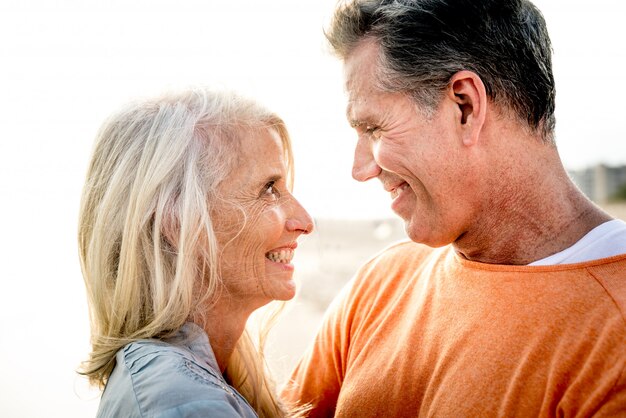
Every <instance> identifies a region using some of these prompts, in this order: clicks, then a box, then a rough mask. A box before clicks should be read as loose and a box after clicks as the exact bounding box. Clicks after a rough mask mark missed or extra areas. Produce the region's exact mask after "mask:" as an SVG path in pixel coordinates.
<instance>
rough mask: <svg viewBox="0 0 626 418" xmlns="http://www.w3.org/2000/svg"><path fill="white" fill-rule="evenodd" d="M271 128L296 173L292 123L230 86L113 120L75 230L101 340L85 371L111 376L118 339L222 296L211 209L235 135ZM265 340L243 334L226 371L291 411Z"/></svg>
mask: <svg viewBox="0 0 626 418" xmlns="http://www.w3.org/2000/svg"><path fill="white" fill-rule="evenodd" d="M268 129H274V130H276V131H277V132H278V133H279V135H280V137H281V138H282V141H283V149H284V152H285V160H286V161H288V169H289V179H292V170H293V168H292V167H293V164H292V152H291V146H290V140H289V137H288V134H287V131H286V128H285V125H284V123H283V121H282V120H281V119H280V118H279V117H277V116H276V115H275V114H273V113H271V112H269V111H267V110H266V109H265V108H263V107H261V106H260V105H258V104H257V103H255V102H253V101H251V100H248V99H245V98H242V97H240V96H237V95H235V94H233V93H227V92H215V91H212V90H209V89H203V88H198V89H192V90H188V91H185V92H182V93H178V94H170V95H165V96H162V97H160V98H157V99H154V100H150V101H143V102H139V103H134V104H132V105H130V106H128V107H126V108H125V109H124V110H122V111H121V112H119V113H117V114H116V115H114V116H113V117H111V118H110V119H108V120H107V121H106V122H105V123H104V125H103V127H102V128H101V130H100V132H99V134H98V136H97V140H96V145H95V149H94V152H93V157H92V160H91V164H90V166H89V169H88V172H87V179H86V182H85V186H84V190H83V196H82V202H81V208H80V217H79V232H78V240H79V250H80V260H81V267H82V272H83V277H84V280H85V285H86V288H87V295H88V300H89V308H90V319H91V344H92V351H91V353H90V357H89V359H88V360H87V361H85V362H84V363H83V365H82V368H81V373H82V374H84V375H86V376H88V377H89V379H90V382H91V383H92V384H98V385H100V387H102V386H103V385H104V384H105V383H106V381H107V379H108V378H109V376H110V374H111V372H112V370H113V368H114V366H115V354H116V352H117V351H118V350H119V349H120V348H122V347H123V346H125V345H126V344H128V343H130V342H132V341H136V340H139V339H146V338H164V337H167V336H169V335H171V334H173V333H174V332H175V331H176V330H178V329H179V328H180V327H181V326H182V325H183V324H184V323H185V322H186V321H188V320H189V318H192V317H194V315H196V314H197V312H196V310H197V309H198V308H199V307H202V306H205V307H206V306H210V304H211V302H212V301H214V300H215V297H216V291H217V290H218V288H219V283H220V280H222V278H221V277H220V275H219V267H218V256H219V254H218V252H219V248H218V246H217V242H216V237H215V233H214V227H213V224H212V222H211V217H210V213H211V208H212V205H213V204H214V202H215V201H216V199H217V198H219V196H216V194H215V191H216V190H217V185H218V184H219V183H220V182H221V181H222V180H224V179H225V178H226V176H227V175H228V174H229V172H230V171H231V170H232V169H233V167H234V162H235V159H236V152H237V151H236V150H237V148H238V145H237V142H239V144H240V145H241V146H245V135H242V132H246V131H247V132H252V131H255V130H268ZM199 281H200V282H201V286H198V284H199V283H198V282H199ZM198 289H202V291H201V292H198ZM200 325H204V324H200ZM208 326H210V325H208ZM262 334H265V333H262ZM260 345H261V346H259V347H257V346H256V344H254V343H253V341H252V339H251V337H250V335H249V333H248V332H247V331H246V332H244V334H243V336H242V337H241V338H240V340H239V341H238V343H237V346H236V347H235V351H234V353H233V355H232V356H231V358H230V360H229V362H228V365H227V367H226V371H225V374H226V376H227V378H228V380H229V383H231V384H232V385H233V386H234V387H235V389H237V390H238V391H239V392H240V393H241V394H242V395H243V396H244V397H245V398H246V399H247V400H248V401H249V402H250V404H251V405H252V407H253V408H254V409H255V410H256V411H257V413H258V414H259V416H283V415H285V410H284V407H283V406H282V405H281V404H280V402H279V401H278V399H277V398H276V396H275V392H274V385H273V382H272V380H271V379H270V378H269V376H268V374H267V373H266V366H265V361H264V358H263V354H262V348H263V347H262V342H261V344H260Z"/></svg>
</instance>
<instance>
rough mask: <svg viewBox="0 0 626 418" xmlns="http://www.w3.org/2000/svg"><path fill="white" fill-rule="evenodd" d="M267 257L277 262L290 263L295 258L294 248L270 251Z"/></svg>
mask: <svg viewBox="0 0 626 418" xmlns="http://www.w3.org/2000/svg"><path fill="white" fill-rule="evenodd" d="M265 257H266V258H267V259H269V260H270V261H273V262H275V263H283V264H289V263H290V262H291V259H292V258H293V250H292V249H290V248H286V249H282V250H280V251H270V252H269V253H267V254H265Z"/></svg>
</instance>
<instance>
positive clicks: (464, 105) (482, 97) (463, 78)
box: [448, 70, 487, 146]
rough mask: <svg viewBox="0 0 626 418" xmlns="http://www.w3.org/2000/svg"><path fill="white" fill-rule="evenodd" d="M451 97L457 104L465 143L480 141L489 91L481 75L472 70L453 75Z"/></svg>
mask: <svg viewBox="0 0 626 418" xmlns="http://www.w3.org/2000/svg"><path fill="white" fill-rule="evenodd" d="M448 95H449V98H450V99H451V100H452V101H453V102H454V103H455V105H456V106H457V109H458V110H457V111H456V112H455V115H456V119H457V120H456V121H455V123H456V124H457V127H458V132H459V134H460V136H461V140H462V141H463V144H464V145H467V146H471V145H475V144H476V143H478V140H479V137H480V132H481V130H482V128H483V125H484V123H485V115H486V112H487V91H486V90H485V85H484V84H483V82H482V80H481V79H480V77H479V76H478V75H477V74H476V73H474V72H472V71H466V70H463V71H459V72H457V73H456V74H454V75H453V76H452V78H451V79H450V84H449V87H448Z"/></svg>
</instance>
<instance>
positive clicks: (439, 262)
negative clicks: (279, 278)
mask: <svg viewBox="0 0 626 418" xmlns="http://www.w3.org/2000/svg"><path fill="white" fill-rule="evenodd" d="M326 35H327V37H328V39H329V41H330V43H331V45H332V47H333V48H334V50H335V52H336V53H337V54H338V55H339V57H340V58H341V59H342V60H343V63H344V69H345V78H346V88H347V92H348V95H349V104H348V109H347V114H348V118H349V120H350V123H351V124H352V126H353V127H354V129H355V130H356V132H357V134H358V140H357V143H356V150H355V156H354V168H353V176H354V178H355V179H357V180H359V181H367V180H370V179H373V178H378V180H380V181H381V183H382V186H383V187H384V188H385V190H387V191H389V193H390V194H391V198H392V203H391V207H392V209H393V210H394V211H395V212H396V213H397V214H398V215H399V216H401V217H402V218H403V219H404V220H405V222H406V231H407V233H408V236H409V237H410V238H411V240H412V241H414V242H405V243H400V244H397V245H395V246H392V247H391V248H388V249H386V250H385V251H383V252H382V253H381V254H379V255H377V256H376V257H374V258H373V259H372V260H371V261H370V262H368V263H367V264H366V265H365V266H364V267H362V268H361V269H360V271H359V272H358V274H357V275H356V277H355V278H354V279H353V280H352V281H351V282H350V284H349V285H348V287H347V288H346V289H344V291H343V292H342V294H341V295H340V296H339V297H338V299H337V300H335V301H334V303H333V305H332V306H331V308H330V310H329V312H328V313H327V315H326V318H325V321H324V323H323V325H322V328H321V330H320V331H319V334H318V336H317V337H316V339H315V341H314V343H313V346H312V347H311V349H310V350H309V351H308V352H307V353H306V354H305V356H304V358H303V359H302V360H301V362H300V364H299V365H298V367H297V369H296V370H295V371H294V374H293V379H292V384H291V385H290V386H289V387H288V388H287V389H286V390H285V393H284V394H285V396H286V398H287V399H289V400H291V401H295V402H299V403H301V404H303V405H307V404H308V405H309V406H310V407H311V408H312V409H311V414H310V415H311V416H315V417H317V416H324V417H325V416H332V415H333V414H334V415H335V416H340V417H369V416H372V417H374V416H376V417H409V416H438V417H478V416H480V417H491V416H498V417H510V416H524V417H531V416H532V417H534V416H542V417H543V416H581V417H583V416H584V417H587V416H591V415H594V416H620V415H621V416H626V322H625V319H626V223H624V222H623V221H620V220H615V219H612V218H611V217H610V216H609V215H607V214H606V213H605V212H603V211H602V210H601V209H600V208H598V207H597V206H595V205H594V204H593V203H592V202H590V201H589V200H588V199H586V198H585V197H584V196H583V195H582V194H581V192H580V191H579V190H578V189H577V188H576V186H574V184H572V182H571V181H570V179H569V178H568V175H567V173H566V172H565V170H564V169H563V166H562V163H561V161H560V158H559V155H558V152H557V149H556V146H555V141H554V124H555V119H554V97H555V89H554V79H553V76H552V67H551V46H550V40H549V37H548V33H547V30H546V26H545V22H544V20H543V17H542V15H541V13H540V12H539V11H538V10H537V9H536V8H535V7H534V6H533V5H532V4H531V3H530V2H528V1H526V0H481V1H477V0H382V1H381V0H376V1H371V0H353V1H349V2H348V3H344V4H342V5H340V6H339V7H338V9H337V10H336V12H335V16H334V19H333V21H332V23H331V26H330V28H329V30H328V31H327V34H326Z"/></svg>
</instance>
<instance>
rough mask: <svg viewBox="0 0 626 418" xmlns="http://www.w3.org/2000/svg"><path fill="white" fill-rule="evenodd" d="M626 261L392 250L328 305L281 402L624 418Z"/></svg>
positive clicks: (324, 411)
mask: <svg viewBox="0 0 626 418" xmlns="http://www.w3.org/2000/svg"><path fill="white" fill-rule="evenodd" d="M625 312H626V254H625V255H620V256H616V257H611V258H606V259H602V260H596V261H592V262H585V263H579V264H569V265H555V266H536V267H530V266H507V265H491V264H482V263H476V262H471V261H467V260H464V259H462V258H461V257H459V256H458V255H457V254H455V252H454V250H453V249H452V247H450V246H449V247H445V248H441V249H431V248H428V247H426V246H423V245H419V244H415V243H412V242H407V243H401V244H397V245H395V246H393V247H391V248H389V249H387V250H386V251H384V252H383V253H381V254H380V255H379V256H377V257H375V258H374V259H373V260H371V261H370V262H369V263H367V264H366V265H365V266H364V267H363V268H362V269H361V270H360V271H359V272H358V274H357V276H356V277H355V278H354V279H353V280H352V281H351V283H350V284H349V285H348V286H347V287H346V288H345V289H344V291H343V292H342V294H341V295H340V296H339V297H338V298H337V299H336V300H335V301H334V302H333V304H332V306H331V308H330V309H329V311H328V313H327V315H326V318H325V321H324V324H323V325H322V328H321V330H320V332H319V333H318V335H317V337H316V339H315V341H314V343H313V346H312V347H311V348H310V349H309V351H308V352H307V353H306V354H305V356H304V358H303V359H302V360H301V362H300V363H299V365H298V367H297V368H296V370H295V371H294V373H293V376H292V384H291V385H290V386H288V387H287V388H286V389H285V391H284V393H283V395H284V396H285V398H286V399H289V400H291V401H295V402H299V403H302V404H306V403H308V404H310V405H311V406H312V407H313V409H312V411H311V416H312V417H328V416H333V414H335V413H336V416H338V417H413V416H436V417H537V416H540V417H573V416H576V417H587V416H592V415H593V416H610V417H615V416H626V370H625V369H626V317H625Z"/></svg>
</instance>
